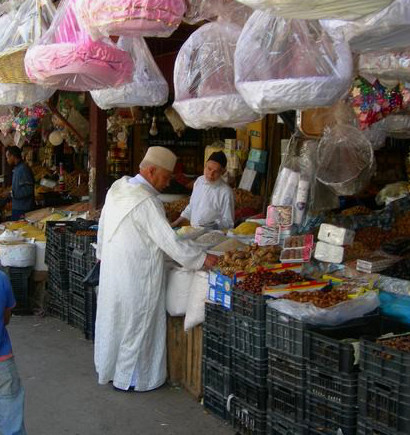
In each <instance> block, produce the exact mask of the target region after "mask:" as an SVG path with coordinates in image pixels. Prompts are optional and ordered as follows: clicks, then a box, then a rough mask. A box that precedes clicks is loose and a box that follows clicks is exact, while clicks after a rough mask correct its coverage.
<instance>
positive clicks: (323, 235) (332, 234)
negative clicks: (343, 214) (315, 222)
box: [318, 224, 355, 246]
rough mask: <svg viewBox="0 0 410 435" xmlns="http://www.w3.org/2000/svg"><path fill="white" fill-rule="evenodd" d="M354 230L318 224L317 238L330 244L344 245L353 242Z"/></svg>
mask: <svg viewBox="0 0 410 435" xmlns="http://www.w3.org/2000/svg"><path fill="white" fill-rule="evenodd" d="M354 236H355V232H354V231H352V230H348V229H346V228H341V227H337V226H335V225H330V224H322V225H320V229H319V235H318V239H319V240H321V241H322V242H326V243H330V244H331V245H337V246H345V245H351V244H352V243H353V240H354Z"/></svg>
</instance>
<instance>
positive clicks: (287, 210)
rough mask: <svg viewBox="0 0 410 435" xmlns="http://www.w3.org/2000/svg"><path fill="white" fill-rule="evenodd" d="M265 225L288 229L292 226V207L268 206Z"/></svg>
mask: <svg viewBox="0 0 410 435" xmlns="http://www.w3.org/2000/svg"><path fill="white" fill-rule="evenodd" d="M266 223H267V225H268V226H269V227H271V226H274V225H280V226H281V227H285V228H286V227H290V226H291V225H292V224H293V207H292V206H291V205H270V206H269V207H268V210H267V215H266Z"/></svg>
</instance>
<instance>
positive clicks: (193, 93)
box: [173, 22, 259, 129]
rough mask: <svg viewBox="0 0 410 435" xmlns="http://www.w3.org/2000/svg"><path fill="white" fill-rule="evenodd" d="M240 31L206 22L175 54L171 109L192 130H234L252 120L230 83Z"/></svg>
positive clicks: (228, 26) (254, 118)
mask: <svg viewBox="0 0 410 435" xmlns="http://www.w3.org/2000/svg"><path fill="white" fill-rule="evenodd" d="M240 33H241V28H240V27H238V26H236V25H235V24H231V23H226V22H215V23H208V24H205V25H203V26H202V27H200V28H199V29H198V30H197V31H195V32H194V33H193V34H192V35H191V36H190V37H189V39H188V40H187V41H186V42H185V44H184V45H183V46H182V48H181V50H180V51H179V53H178V57H177V59H176V62H175V69H174V85H175V102H174V105H173V107H174V109H175V110H176V111H177V112H178V113H179V115H180V116H181V118H182V119H183V121H184V122H185V124H186V125H188V126H190V127H192V128H196V129H206V128H211V127H236V126H240V125H243V124H247V123H249V122H252V121H255V120H256V119H258V118H259V115H257V114H256V113H254V112H252V110H251V109H250V108H249V106H248V105H247V104H246V103H245V101H244V99H243V98H242V97H241V96H240V95H239V93H238V92H237V90H236V88H235V83H234V52H235V47H236V41H237V40H238V38H239V35H240Z"/></svg>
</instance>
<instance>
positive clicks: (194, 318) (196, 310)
mask: <svg viewBox="0 0 410 435" xmlns="http://www.w3.org/2000/svg"><path fill="white" fill-rule="evenodd" d="M208 288H209V284H208V273H207V272H202V271H199V272H196V273H195V274H194V278H193V281H192V287H191V291H190V293H189V298H188V304H187V308H186V315H185V321H184V329H185V331H189V330H190V329H192V328H195V326H197V325H199V324H201V323H203V322H204V321H205V301H206V295H207V293H208Z"/></svg>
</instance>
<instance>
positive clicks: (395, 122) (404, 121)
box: [385, 114, 410, 139]
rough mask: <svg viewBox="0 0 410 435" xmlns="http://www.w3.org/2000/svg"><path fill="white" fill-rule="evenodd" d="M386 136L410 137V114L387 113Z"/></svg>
mask: <svg viewBox="0 0 410 435" xmlns="http://www.w3.org/2000/svg"><path fill="white" fill-rule="evenodd" d="M385 125H386V130H387V133H386V134H387V136H389V137H394V138H397V139H408V138H410V116H409V115H406V114H397V115H389V116H388V117H387V118H386V120H385Z"/></svg>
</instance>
